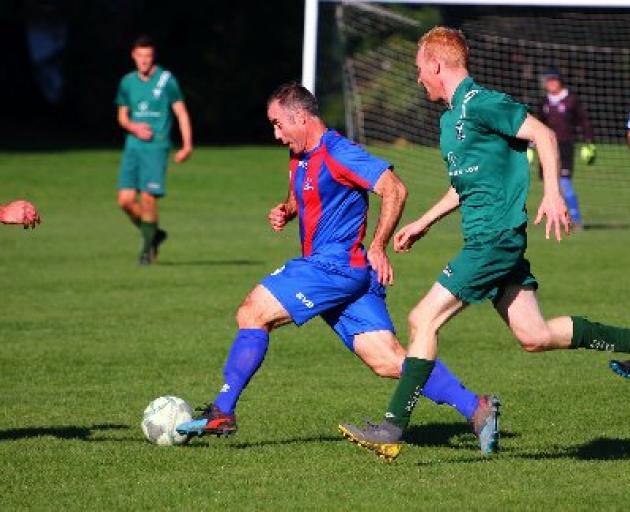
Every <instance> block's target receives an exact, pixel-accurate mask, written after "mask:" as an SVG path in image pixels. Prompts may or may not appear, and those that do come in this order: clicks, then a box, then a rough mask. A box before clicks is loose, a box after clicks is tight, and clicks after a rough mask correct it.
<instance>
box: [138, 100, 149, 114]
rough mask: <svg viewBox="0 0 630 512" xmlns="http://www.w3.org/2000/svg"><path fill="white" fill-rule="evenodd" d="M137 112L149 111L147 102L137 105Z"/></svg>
mask: <svg viewBox="0 0 630 512" xmlns="http://www.w3.org/2000/svg"><path fill="white" fill-rule="evenodd" d="M138 110H139V111H140V112H146V111H147V110H149V102H148V101H141V102H140V103H138Z"/></svg>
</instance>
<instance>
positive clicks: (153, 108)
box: [116, 66, 183, 149]
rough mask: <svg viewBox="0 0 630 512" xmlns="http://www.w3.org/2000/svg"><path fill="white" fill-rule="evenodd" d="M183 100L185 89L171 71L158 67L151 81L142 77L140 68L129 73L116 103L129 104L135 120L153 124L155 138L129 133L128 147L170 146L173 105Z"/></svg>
mask: <svg viewBox="0 0 630 512" xmlns="http://www.w3.org/2000/svg"><path fill="white" fill-rule="evenodd" d="M181 100H183V96H182V92H181V90H180V88H179V85H178V84H177V80H175V77H174V76H173V75H172V74H171V73H170V71H166V70H165V69H162V68H161V67H159V66H157V67H156V68H155V71H154V73H153V74H152V75H151V76H150V77H149V79H148V80H142V78H140V75H138V73H137V72H136V71H132V72H131V73H127V74H126V75H125V76H124V77H123V78H122V80H121V81H120V85H119V86H118V94H117V95H116V105H118V106H125V107H129V118H130V119H131V121H133V122H135V123H147V124H149V125H150V126H151V130H152V131H153V137H152V138H151V140H148V141H144V140H140V139H139V138H138V137H136V136H135V135H133V134H131V133H128V134H127V139H126V141H125V148H140V149H158V148H169V147H170V145H171V141H170V132H171V126H172V124H173V111H172V109H171V106H172V105H173V103H175V102H176V101H181Z"/></svg>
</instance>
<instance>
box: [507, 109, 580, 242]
mask: <svg viewBox="0 0 630 512" xmlns="http://www.w3.org/2000/svg"><path fill="white" fill-rule="evenodd" d="M516 137H518V138H519V139H525V140H528V141H530V142H533V143H535V144H536V149H537V150H538V159H539V160H540V163H541V166H542V172H543V185H544V194H543V198H542V201H541V203H540V207H539V208H538V215H536V220H535V221H534V222H535V223H536V224H540V222H541V221H542V219H543V217H547V225H546V230H545V233H546V237H547V238H549V234H550V233H551V231H552V230H554V231H555V235H556V239H557V240H558V241H560V240H562V230H561V226H564V230H565V232H566V233H567V234H569V231H570V222H569V212H568V210H567V205H566V204H565V202H564V199H563V198H562V195H561V194H560V182H559V176H560V157H559V155H558V142H557V140H556V135H555V133H554V132H553V130H551V129H550V128H548V127H547V126H545V125H544V124H543V123H541V122H540V121H539V120H538V119H536V118H535V117H532V116H531V115H529V114H528V115H527V117H526V118H525V121H523V124H522V125H521V127H520V129H519V130H518V132H517V134H516Z"/></svg>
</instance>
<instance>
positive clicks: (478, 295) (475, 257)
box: [438, 226, 538, 304]
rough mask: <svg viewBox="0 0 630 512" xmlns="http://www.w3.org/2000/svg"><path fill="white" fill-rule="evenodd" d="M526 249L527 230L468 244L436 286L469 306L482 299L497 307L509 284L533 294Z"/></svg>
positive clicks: (484, 238) (477, 240) (479, 238)
mask: <svg viewBox="0 0 630 512" xmlns="http://www.w3.org/2000/svg"><path fill="white" fill-rule="evenodd" d="M526 248H527V231H526V226H522V227H520V228H515V229H508V230H506V231H502V232H500V233H497V234H495V235H494V236H482V237H478V238H475V239H471V240H467V241H466V243H465V244H464V248H463V249H462V251H461V252H460V253H459V254H458V255H457V257H456V258H455V259H453V260H451V261H450V262H449V264H448V265H447V266H446V268H445V269H444V270H443V271H442V274H441V275H440V277H439V278H438V283H440V284H441V285H442V286H444V287H445V288H446V289H447V290H448V291H450V292H451V293H452V294H453V295H455V296H456V297H458V298H459V299H461V300H463V301H464V302H467V303H470V304H476V303H479V302H483V300H484V299H490V300H491V301H492V302H494V303H496V302H497V301H498V300H499V299H500V298H501V295H502V294H503V291H504V290H505V287H506V286H507V285H510V284H516V285H520V286H527V287H532V288H534V290H536V289H537V288H538V282H537V281H536V278H535V277H534V275H533V274H532V273H531V271H530V268H529V261H527V260H526V259H525V249H526Z"/></svg>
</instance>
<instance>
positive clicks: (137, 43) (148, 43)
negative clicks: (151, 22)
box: [131, 34, 155, 50]
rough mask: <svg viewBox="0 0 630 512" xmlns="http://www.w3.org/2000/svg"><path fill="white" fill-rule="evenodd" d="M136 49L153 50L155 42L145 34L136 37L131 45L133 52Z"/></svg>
mask: <svg viewBox="0 0 630 512" xmlns="http://www.w3.org/2000/svg"><path fill="white" fill-rule="evenodd" d="M136 48H153V49H154V50H155V40H154V39H153V38H152V37H151V36H148V35H147V34H141V35H139V36H138V37H136V39H135V40H134V42H133V44H132V45H131V49H132V50H135V49H136Z"/></svg>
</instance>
